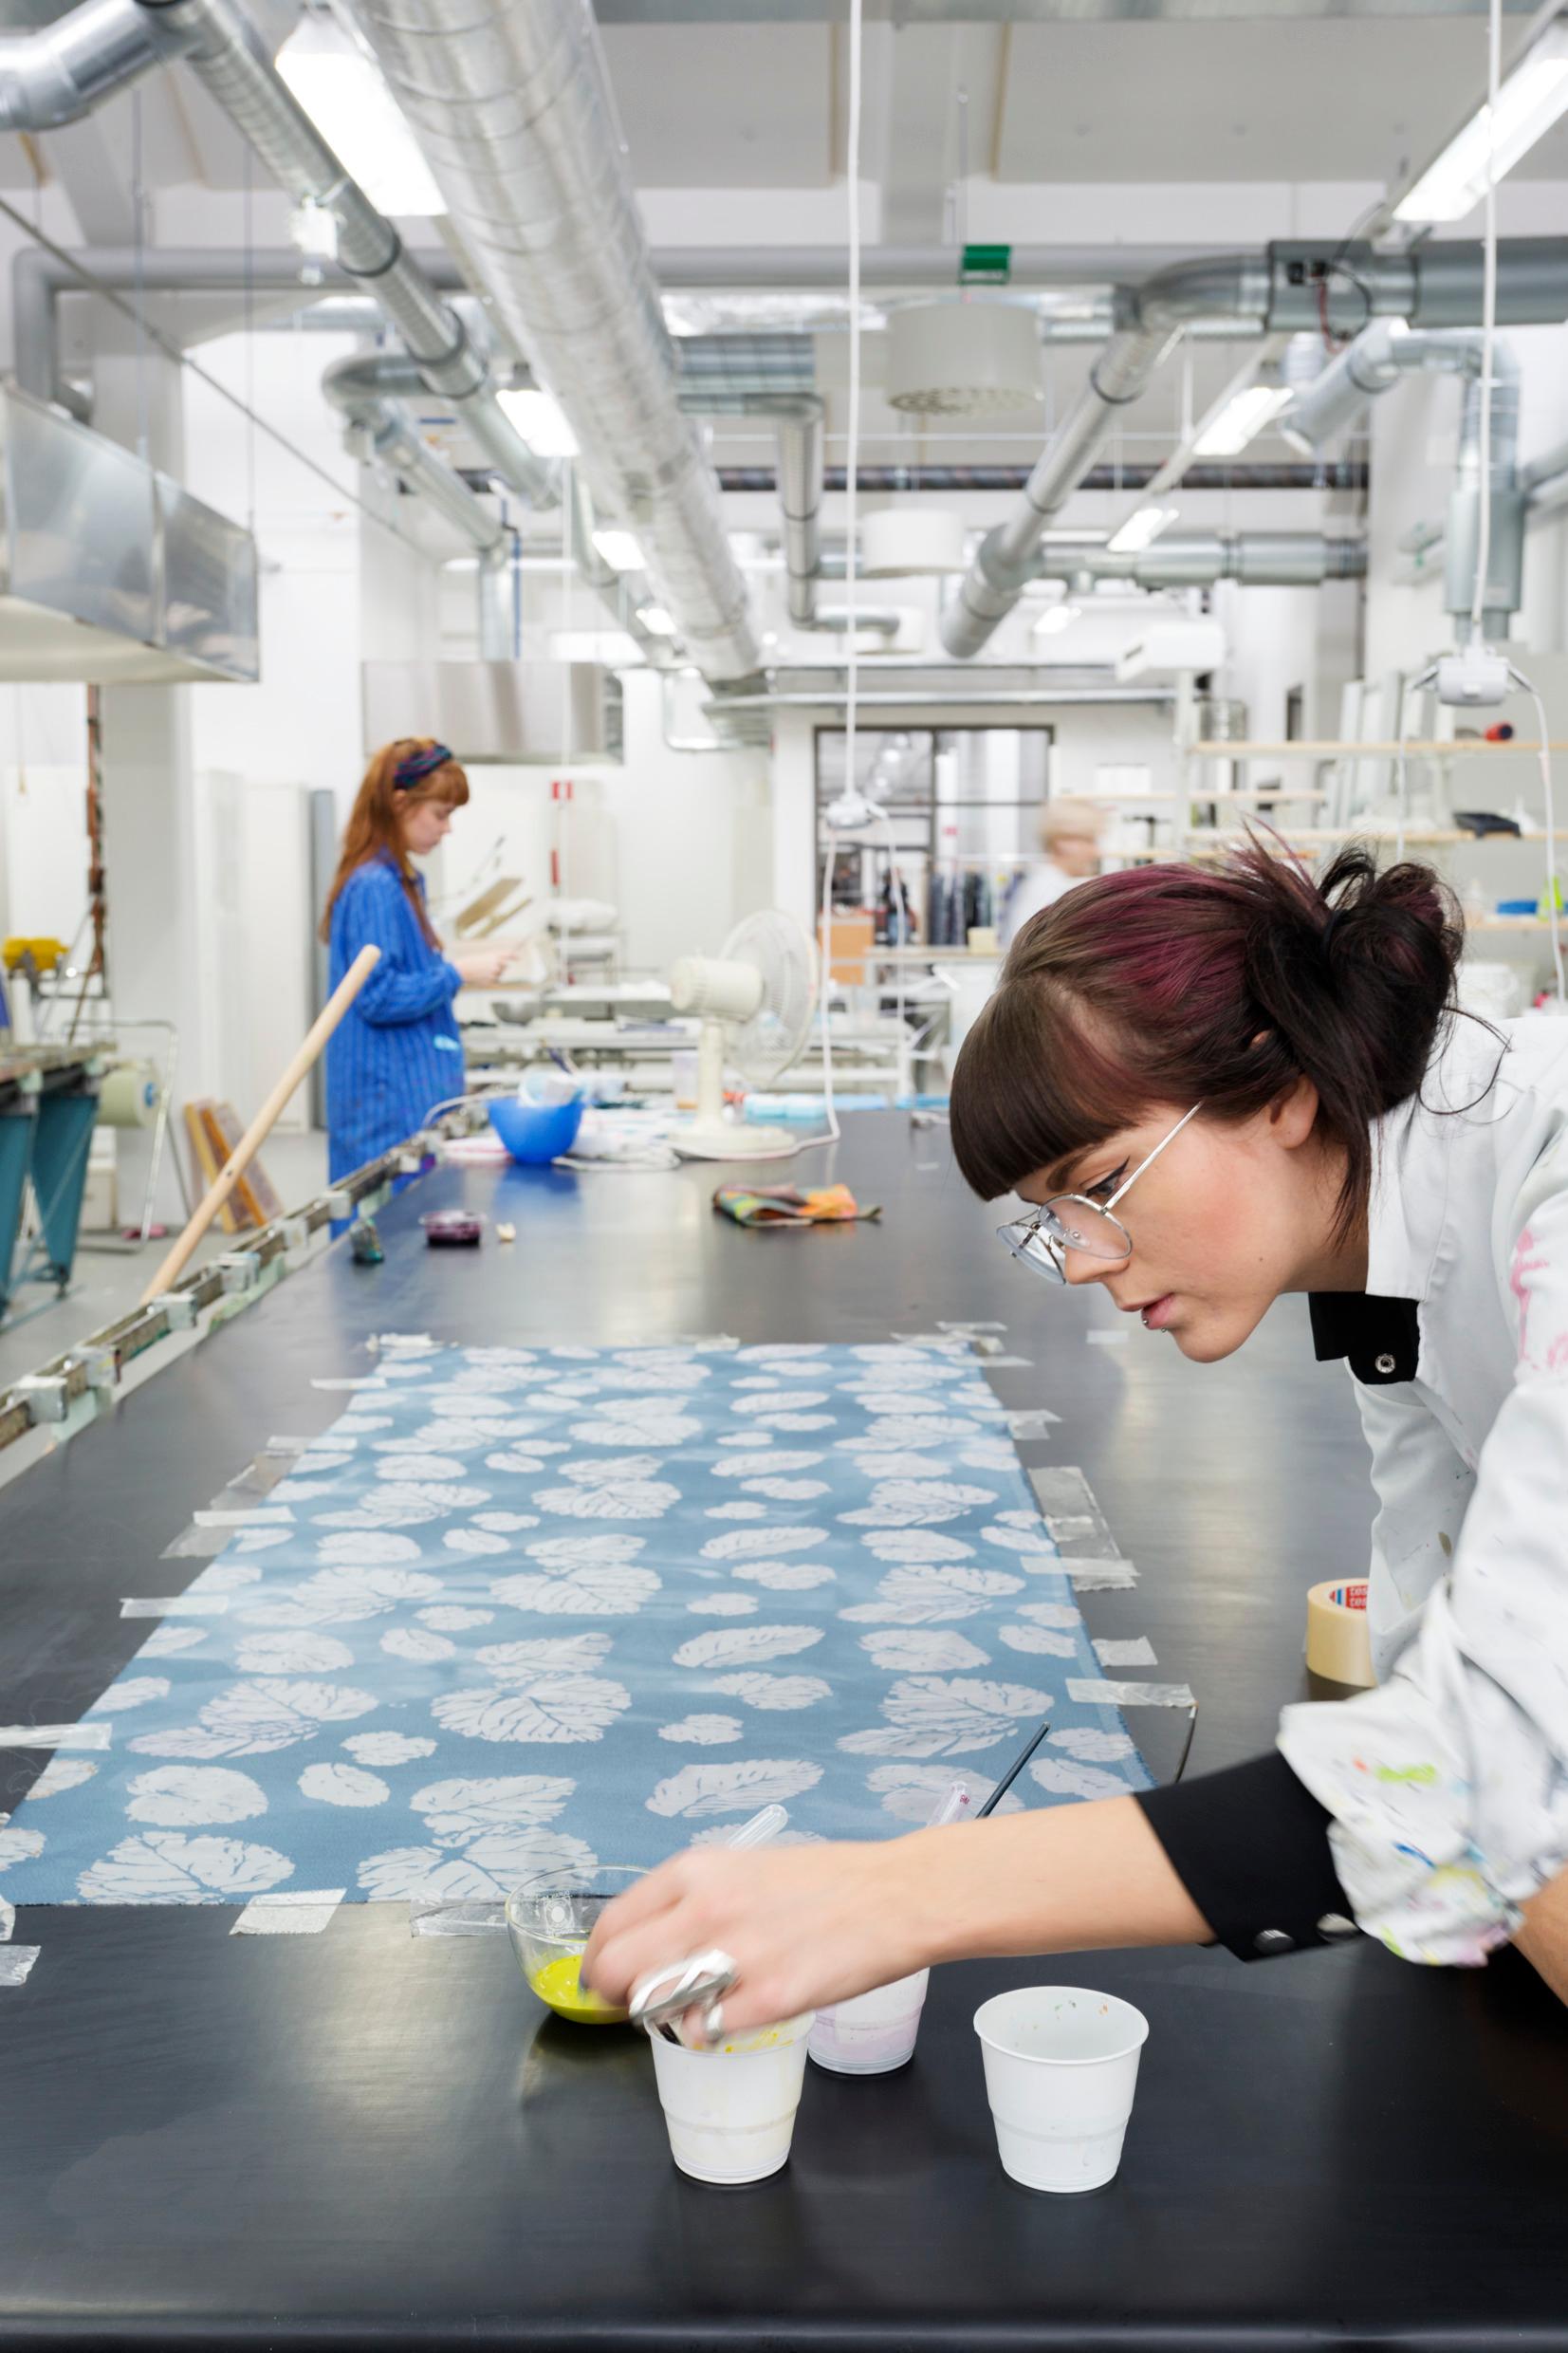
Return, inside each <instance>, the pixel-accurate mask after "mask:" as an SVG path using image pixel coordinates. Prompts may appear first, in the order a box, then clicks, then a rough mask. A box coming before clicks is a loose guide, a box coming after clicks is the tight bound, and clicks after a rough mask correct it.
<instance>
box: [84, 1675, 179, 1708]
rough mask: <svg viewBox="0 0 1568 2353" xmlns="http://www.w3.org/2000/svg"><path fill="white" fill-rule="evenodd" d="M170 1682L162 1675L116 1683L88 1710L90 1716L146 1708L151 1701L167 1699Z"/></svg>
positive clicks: (134, 1678)
mask: <svg viewBox="0 0 1568 2353" xmlns="http://www.w3.org/2000/svg"><path fill="white" fill-rule="evenodd" d="M168 1696H169V1681H168V1677H166V1676H162V1675H133V1676H131V1677H128V1678H127V1679H126V1680H125V1681H124V1682H123V1683H116V1684H114V1685H112V1686H111V1688H110V1689H109V1690H108V1691H106V1692H105V1693H104V1694H103V1695H102V1697H101V1698H99V1699H95V1700H94V1701H93V1704H92V1706H91V1707H90V1708H89V1709H88V1710H87V1714H89V1715H119V1714H121V1713H122V1711H123V1710H124V1709H126V1708H144V1707H146V1705H147V1703H148V1701H149V1700H152V1699H167V1698H168Z"/></svg>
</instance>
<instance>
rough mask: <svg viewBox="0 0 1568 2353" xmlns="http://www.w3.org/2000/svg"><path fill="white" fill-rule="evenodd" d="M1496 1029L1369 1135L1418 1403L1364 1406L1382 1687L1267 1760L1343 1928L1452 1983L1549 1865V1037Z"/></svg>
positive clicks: (1558, 1255) (1566, 1238) (1558, 1651)
mask: <svg viewBox="0 0 1568 2353" xmlns="http://www.w3.org/2000/svg"><path fill="white" fill-rule="evenodd" d="M1500 1028H1501V1031H1502V1034H1503V1038H1504V1039H1505V1040H1506V1051H1505V1052H1503V1050H1502V1049H1501V1048H1500V1046H1499V1044H1498V1041H1497V1039H1496V1038H1495V1037H1494V1036H1493V1035H1492V1034H1491V1033H1490V1032H1488V1031H1487V1030H1486V1029H1485V1028H1481V1027H1480V1026H1479V1025H1477V1024H1476V1023H1473V1022H1469V1021H1461V1022H1459V1023H1458V1024H1457V1026H1456V1028H1455V1032H1454V1035H1453V1037H1452V1040H1451V1042H1450V1043H1449V1045H1448V1047H1447V1048H1446V1050H1445V1051H1444V1052H1443V1053H1442V1054H1441V1055H1440V1056H1439V1058H1438V1059H1436V1060H1434V1062H1433V1064H1432V1065H1431V1066H1430V1069H1429V1071H1428V1074H1427V1084H1426V1085H1425V1087H1424V1089H1423V1100H1422V1102H1419V1103H1417V1102H1410V1103H1407V1104H1404V1105H1402V1106H1401V1107H1400V1109H1399V1110H1397V1111H1395V1112H1393V1113H1392V1114H1391V1115H1390V1117H1389V1118H1388V1119H1386V1120H1383V1121H1379V1123H1378V1126H1377V1128H1376V1130H1375V1131H1374V1153H1375V1168H1374V1181H1373V1195H1372V1201H1371V1205H1370V1225H1369V1237H1368V1238H1369V1251H1368V1267H1367V1289H1368V1291H1369V1292H1371V1293H1374V1294H1377V1295H1381V1296H1387V1297H1395V1298H1404V1299H1414V1300H1416V1301H1417V1302H1418V1303H1419V1306H1418V1311H1417V1312H1418V1320H1419V1330H1420V1353H1419V1357H1418V1360H1417V1364H1416V1377H1415V1379H1414V1380H1411V1381H1409V1382H1400V1383H1391V1384H1390V1385H1389V1386H1388V1387H1386V1388H1379V1387H1367V1386H1361V1385H1360V1384H1357V1397H1358V1399H1359V1403H1360V1409H1361V1419H1362V1424H1363V1427H1364V1428H1365V1430H1366V1434H1367V1437H1368V1440H1369V1442H1370V1444H1371V1447H1372V1452H1373V1465H1372V1475H1373V1484H1374V1487H1375V1489H1376V1492H1377V1498H1378V1505H1379V1509H1378V1512H1377V1516H1376V1520H1375V1522H1374V1528H1373V1558H1372V1569H1371V1580H1370V1588H1369V1594H1368V1606H1369V1612H1370V1630H1371V1634H1372V1640H1373V1657H1374V1666H1375V1668H1376V1671H1377V1674H1378V1677H1379V1683H1378V1686H1377V1688H1376V1689H1375V1690H1373V1691H1369V1692H1366V1693H1363V1694H1361V1695H1359V1696H1357V1697H1356V1698H1355V1699H1351V1700H1346V1701H1343V1702H1340V1703H1338V1704H1333V1703H1325V1704H1313V1705H1301V1706H1297V1707H1292V1708H1287V1709H1286V1710H1285V1713H1284V1716H1283V1719H1282V1727H1281V1733H1280V1744H1279V1745H1280V1748H1281V1750H1282V1752H1283V1754H1284V1756H1285V1758H1286V1760H1287V1761H1288V1763H1289V1764H1290V1765H1291V1767H1292V1768H1293V1769H1294V1770H1295V1771H1296V1772H1297V1773H1298V1774H1299V1775H1300V1777H1301V1780H1302V1781H1303V1782H1305V1784H1306V1785H1307V1787H1308V1788H1310V1789H1311V1790H1312V1791H1313V1792H1314V1794H1315V1795H1316V1796H1317V1797H1318V1798H1319V1801H1320V1802H1321V1803H1322V1804H1323V1805H1324V1806H1327V1807H1328V1809H1329V1811H1330V1813H1331V1814H1332V1815H1333V1816H1334V1817H1335V1820H1334V1824H1333V1826H1332V1828H1331V1830H1330V1833H1329V1836H1330V1840H1331V1843H1332V1845H1333V1848H1334V1855H1335V1862H1336V1867H1337V1871H1338V1874H1339V1878H1340V1881H1341V1882H1342V1884H1343V1886H1344V1888H1345V1892H1346V1894H1347V1896H1348V1897H1349V1899H1350V1901H1351V1903H1352V1905H1353V1907H1354V1909H1355V1912H1356V1918H1357V1919H1358V1920H1359V1922H1360V1924H1361V1926H1362V1927H1363V1928H1365V1929H1367V1930H1368V1931H1369V1932H1371V1933H1372V1934H1373V1935H1374V1936H1380V1937H1381V1938H1382V1939H1383V1941H1384V1942H1385V1943H1386V1944H1387V1945H1389V1946H1390V1947H1391V1948H1392V1950H1393V1951H1394V1952H1395V1953H1399V1954H1401V1955H1404V1956H1405V1957H1406V1958H1408V1959H1411V1960H1419V1961H1435V1962H1448V1963H1461V1964H1475V1963H1479V1962H1481V1961H1483V1960H1485V1956H1486V1954H1487V1953H1488V1951H1489V1950H1490V1949H1491V1948H1492V1947H1493V1946H1495V1945H1497V1944H1500V1943H1502V1942H1503V1940H1504V1939H1505V1938H1506V1937H1508V1936H1510V1935H1511V1934H1512V1933H1513V1931H1514V1930H1515V1929H1517V1928H1518V1926H1519V1925H1520V1915H1519V1910H1518V1906H1519V1904H1520V1903H1521V1901H1522V1899H1524V1898H1526V1897H1528V1896H1530V1895H1532V1894H1533V1893H1534V1892H1535V1891H1536V1890H1537V1889H1538V1888H1540V1887H1541V1886H1543V1885H1544V1884H1545V1882H1546V1881H1548V1880H1550V1879H1552V1878H1553V1877H1555V1876H1556V1874H1557V1873H1558V1872H1559V1870H1560V1869H1561V1868H1562V1867H1563V1865H1564V1863H1565V1862H1568V1021H1561V1020H1548V1019H1544V1018H1541V1017H1539V1016H1538V1017H1537V1018H1535V1019H1533V1020H1530V1019H1527V1020H1525V1021H1523V1022H1522V1023H1503V1024H1501V1025H1500ZM1500 1053H1501V1055H1502V1060H1501V1067H1500V1068H1499V1069H1498V1076H1497V1081H1496V1084H1495V1085H1494V1086H1492V1087H1491V1089H1490V1091H1486V1086H1487V1081H1488V1079H1489V1077H1490V1076H1491V1073H1492V1071H1493V1069H1494V1067H1496V1066H1497V1065H1498V1064H1499V1057H1500ZM1478 1099H1479V1100H1478ZM1471 1104H1473V1105H1474V1107H1473V1108H1471V1109H1465V1108H1463V1106H1466V1105H1471ZM1333 1566H1334V1565H1333V1564H1325V1574H1326V1573H1329V1571H1330V1570H1331V1569H1332V1567H1333Z"/></svg>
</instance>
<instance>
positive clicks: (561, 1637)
mask: <svg viewBox="0 0 1568 2353" xmlns="http://www.w3.org/2000/svg"><path fill="white" fill-rule="evenodd" d="M612 1641H613V1638H612V1637H611V1636H610V1635H608V1634H558V1635H546V1636H544V1638H543V1639H542V1640H535V1641H531V1642H487V1643H486V1644H485V1645H484V1647H483V1649H481V1650H478V1651H476V1652H475V1653H474V1656H475V1658H477V1659H478V1660H479V1663H480V1665H481V1666H483V1667H485V1668H486V1669H487V1670H488V1671H489V1674H490V1676H491V1677H492V1678H493V1679H494V1680H495V1681H496V1682H497V1683H510V1682H527V1681H529V1680H531V1678H532V1677H534V1676H536V1675H561V1674H563V1673H565V1672H566V1671H567V1670H568V1669H570V1670H573V1671H576V1672H579V1673H588V1672H590V1671H591V1670H592V1669H593V1668H595V1667H597V1666H598V1665H599V1664H600V1661H601V1660H603V1659H605V1658H608V1657H609V1655H610V1650H611V1647H612Z"/></svg>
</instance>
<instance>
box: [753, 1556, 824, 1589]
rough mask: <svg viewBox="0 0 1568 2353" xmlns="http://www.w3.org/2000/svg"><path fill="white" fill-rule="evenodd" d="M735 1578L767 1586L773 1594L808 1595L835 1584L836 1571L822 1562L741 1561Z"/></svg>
mask: <svg viewBox="0 0 1568 2353" xmlns="http://www.w3.org/2000/svg"><path fill="white" fill-rule="evenodd" d="M734 1573H735V1575H736V1576H737V1577H744V1578H745V1579H746V1581H747V1584H756V1585H766V1586H768V1587H769V1589H770V1590H771V1591H772V1592H775V1593H809V1592H811V1591H812V1589H813V1588H814V1587H815V1586H817V1585H830V1584H833V1583H834V1579H835V1571H834V1570H833V1569H831V1568H829V1567H828V1566H826V1564H825V1563H824V1562H821V1561H741V1562H739V1563H738V1564H737V1565H736V1567H735V1571H734Z"/></svg>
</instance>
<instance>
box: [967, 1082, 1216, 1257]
mask: <svg viewBox="0 0 1568 2353" xmlns="http://www.w3.org/2000/svg"><path fill="white" fill-rule="evenodd" d="M1202 1109H1203V1105H1202V1103H1194V1104H1193V1105H1192V1108H1191V1110H1190V1111H1186V1112H1183V1114H1182V1116H1181V1118H1180V1119H1179V1120H1178V1121H1176V1124H1175V1126H1174V1127H1173V1128H1171V1132H1170V1134H1169V1135H1167V1136H1162V1137H1161V1138H1160V1140H1159V1142H1158V1143H1157V1144H1156V1145H1155V1146H1154V1149H1153V1152H1151V1153H1149V1154H1148V1155H1147V1157H1146V1158H1143V1159H1141V1160H1140V1161H1139V1162H1138V1164H1137V1166H1136V1168H1135V1169H1134V1171H1133V1173H1132V1175H1131V1176H1130V1177H1127V1178H1126V1180H1125V1181H1124V1182H1123V1183H1122V1184H1119V1185H1118V1186H1117V1187H1116V1192H1115V1193H1114V1194H1113V1195H1111V1198H1110V1199H1109V1200H1108V1201H1106V1202H1103V1203H1102V1202H1099V1201H1091V1200H1090V1199H1089V1197H1088V1195H1086V1194H1082V1193H1057V1194H1053V1195H1052V1196H1051V1198H1050V1199H1049V1200H1048V1201H1045V1202H1042V1205H1041V1207H1040V1208H1039V1209H1037V1210H1035V1211H1034V1212H1033V1213H1032V1214H1030V1215H1029V1216H1027V1217H1015V1218H1013V1219H1012V1220H1011V1222H1010V1223H1009V1224H1007V1225H1005V1226H998V1228H997V1230H996V1233H997V1239H998V1241H1001V1242H1005V1243H1006V1245H1007V1248H1008V1249H1009V1250H1010V1251H1012V1253H1013V1256H1014V1257H1015V1258H1019V1259H1022V1260H1023V1262H1024V1266H1026V1267H1029V1268H1032V1269H1033V1270H1034V1272H1035V1273H1036V1274H1041V1275H1043V1276H1044V1278H1045V1280H1046V1282H1047V1283H1065V1282H1066V1280H1067V1258H1066V1253H1067V1252H1068V1251H1070V1250H1074V1251H1082V1253H1083V1255H1084V1257H1085V1258H1098V1260H1099V1261H1100V1262H1101V1264H1102V1265H1105V1266H1125V1265H1126V1263H1127V1261H1128V1259H1130V1258H1131V1257H1132V1255H1133V1237H1132V1235H1131V1234H1130V1233H1129V1232H1128V1231H1127V1228H1126V1227H1125V1226H1124V1225H1123V1224H1122V1222H1121V1220H1120V1218H1119V1217H1113V1216H1112V1214H1111V1212H1112V1211H1113V1210H1114V1209H1115V1208H1116V1206H1117V1204H1118V1203H1119V1202H1121V1201H1125V1199H1126V1198H1127V1195H1129V1194H1130V1193H1131V1192H1132V1190H1133V1187H1134V1185H1135V1184H1136V1183H1137V1181H1138V1178H1139V1177H1141V1176H1142V1175H1143V1172H1144V1170H1145V1169H1146V1168H1153V1165H1154V1162H1155V1161H1156V1160H1157V1159H1158V1158H1159V1157H1160V1154H1161V1153H1162V1152H1163V1151H1164V1150H1165V1147H1166V1145H1167V1144H1170V1143H1174V1141H1175V1139H1176V1138H1177V1137H1178V1136H1179V1135H1180V1134H1181V1132H1182V1129H1183V1128H1184V1127H1185V1126H1186V1125H1187V1122H1188V1121H1189V1120H1194V1119H1196V1118H1197V1115H1198V1113H1199V1112H1200V1111H1201V1110H1202Z"/></svg>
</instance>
